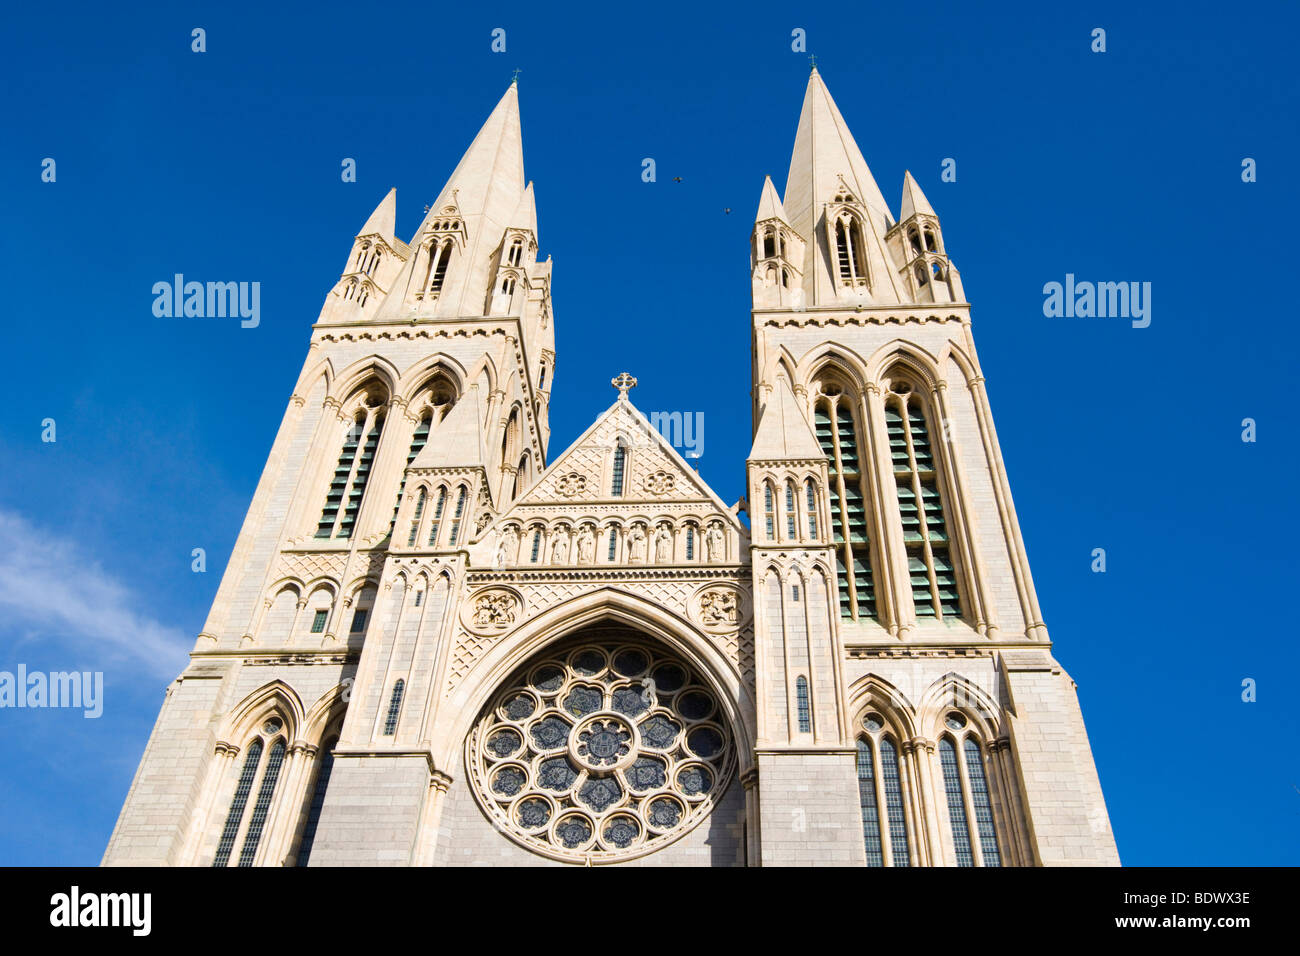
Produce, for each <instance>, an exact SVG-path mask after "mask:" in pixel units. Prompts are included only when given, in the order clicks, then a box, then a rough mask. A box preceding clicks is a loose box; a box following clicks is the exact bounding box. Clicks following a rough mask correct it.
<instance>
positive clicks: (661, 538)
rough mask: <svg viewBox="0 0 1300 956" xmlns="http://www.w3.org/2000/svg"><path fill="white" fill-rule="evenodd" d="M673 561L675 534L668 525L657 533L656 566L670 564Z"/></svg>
mask: <svg viewBox="0 0 1300 956" xmlns="http://www.w3.org/2000/svg"><path fill="white" fill-rule="evenodd" d="M672 559H673V533H672V532H671V531H669V530H668V526H667V525H662V524H661V525H660V526H659V530H658V531H656V532H655V564H668V563H669V562H671V561H672Z"/></svg>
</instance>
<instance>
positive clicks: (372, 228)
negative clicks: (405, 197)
mask: <svg viewBox="0 0 1300 956" xmlns="http://www.w3.org/2000/svg"><path fill="white" fill-rule="evenodd" d="M396 231H397V190H396V189H390V190H388V195H387V196H385V197H384V198H383V199H381V200H380V201H379V205H378V206H376V207H375V211H374V212H372V213H371V214H370V218H369V219H367V220H366V224H365V225H364V226H362V227H361V231H360V232H358V233H357V235H358V236H375V235H378V236H383V237H384V238H385V239H387V240H389V241H390V242H391V241H392V239H393V234H394V233H395V232H396Z"/></svg>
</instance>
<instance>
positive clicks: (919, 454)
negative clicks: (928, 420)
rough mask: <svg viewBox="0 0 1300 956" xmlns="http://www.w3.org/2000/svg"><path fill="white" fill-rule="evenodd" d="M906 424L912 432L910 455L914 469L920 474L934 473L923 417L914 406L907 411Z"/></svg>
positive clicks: (928, 437) (919, 410)
mask: <svg viewBox="0 0 1300 956" xmlns="http://www.w3.org/2000/svg"><path fill="white" fill-rule="evenodd" d="M907 424H908V426H909V427H910V428H911V430H912V454H913V455H914V456H915V457H916V467H917V469H919V470H920V471H922V472H926V471H934V456H933V455H932V454H931V452H930V435H929V433H928V432H927V431H926V428H925V415H924V414H923V413H922V412H921V409H920V408H919V407H917V406H915V405H913V406H910V407H909V408H908V409H907Z"/></svg>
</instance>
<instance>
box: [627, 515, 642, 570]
mask: <svg viewBox="0 0 1300 956" xmlns="http://www.w3.org/2000/svg"><path fill="white" fill-rule="evenodd" d="M627 552H628V557H627V560H628V563H629V564H644V563H645V528H643V527H642V526H641V525H639V524H636V525H633V526H632V530H631V531H629V532H628V533H627Z"/></svg>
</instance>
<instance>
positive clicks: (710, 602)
mask: <svg viewBox="0 0 1300 956" xmlns="http://www.w3.org/2000/svg"><path fill="white" fill-rule="evenodd" d="M695 600H696V607H697V608H698V611H699V617H700V624H701V625H702V626H704V627H705V628H707V629H709V630H711V631H725V630H730V629H731V628H733V627H735V626H736V625H737V624H739V623H740V595H739V593H737V592H736V591H735V590H734V589H732V588H726V587H712V588H705V589H704V590H703V591H701V592H700V594H699V596H698V597H696V599H695Z"/></svg>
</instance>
